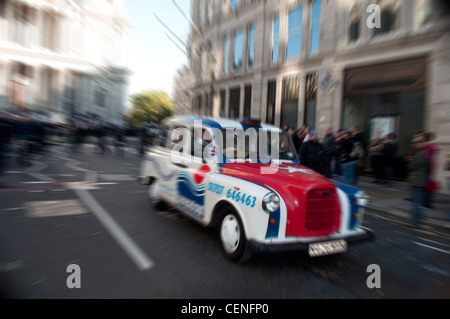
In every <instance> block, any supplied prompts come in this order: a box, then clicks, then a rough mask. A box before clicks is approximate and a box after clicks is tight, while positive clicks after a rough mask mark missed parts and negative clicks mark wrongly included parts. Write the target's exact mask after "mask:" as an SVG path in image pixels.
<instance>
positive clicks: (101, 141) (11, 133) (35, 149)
mask: <svg viewBox="0 0 450 319" xmlns="http://www.w3.org/2000/svg"><path fill="white" fill-rule="evenodd" d="M136 135H138V132H137V130H133V129H125V128H123V127H119V126H117V125H114V124H112V123H107V122H103V121H100V120H96V119H92V118H89V117H84V116H74V117H71V118H69V119H68V120H66V121H64V122H61V121H54V120H52V119H51V118H49V117H48V116H46V115H45V113H42V112H37V111H21V112H7V111H3V110H0V176H1V175H2V173H3V171H4V168H5V156H6V154H7V153H13V152H14V153H15V154H14V155H15V156H16V157H17V158H18V160H19V164H21V165H27V162H26V158H27V156H28V155H31V154H40V153H43V152H45V151H46V149H47V146H49V145H51V144H55V143H59V144H64V145H69V149H70V150H71V151H73V152H80V151H81V150H82V148H81V146H82V145H83V143H88V142H91V143H92V142H93V143H94V144H95V146H96V152H97V153H100V154H105V153H106V152H108V150H109V151H111V149H113V150H114V151H112V152H114V153H115V154H117V155H123V154H124V148H125V147H126V146H127V145H126V140H125V138H126V137H127V136H136Z"/></svg>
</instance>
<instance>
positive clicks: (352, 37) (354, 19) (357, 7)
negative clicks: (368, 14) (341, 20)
mask: <svg viewBox="0 0 450 319" xmlns="http://www.w3.org/2000/svg"><path fill="white" fill-rule="evenodd" d="M361 19H362V1H361V0H356V1H355V2H354V3H353V6H352V7H351V9H350V18H349V28H348V38H349V42H353V41H357V40H358V39H359V37H360V36H361Z"/></svg>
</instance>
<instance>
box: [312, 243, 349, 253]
mask: <svg viewBox="0 0 450 319" xmlns="http://www.w3.org/2000/svg"><path fill="white" fill-rule="evenodd" d="M346 251H347V242H346V241H345V240H336V241H329V242H323V243H314V244H310V245H309V255H310V256H311V257H320V256H326V255H333V254H340V253H345V252H346Z"/></svg>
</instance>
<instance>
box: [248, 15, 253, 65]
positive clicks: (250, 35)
mask: <svg viewBox="0 0 450 319" xmlns="http://www.w3.org/2000/svg"><path fill="white" fill-rule="evenodd" d="M254 59H255V25H254V24H251V25H250V28H249V30H248V66H249V68H251V67H252V66H253V61H254Z"/></svg>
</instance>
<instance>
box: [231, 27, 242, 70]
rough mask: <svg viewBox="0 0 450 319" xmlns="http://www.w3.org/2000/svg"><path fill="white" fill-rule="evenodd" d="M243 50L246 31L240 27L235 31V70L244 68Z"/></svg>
mask: <svg viewBox="0 0 450 319" xmlns="http://www.w3.org/2000/svg"><path fill="white" fill-rule="evenodd" d="M243 50H244V31H243V30H242V29H239V30H237V31H236V32H235V33H234V58H233V70H239V69H241V68H242V54H243Z"/></svg>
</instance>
